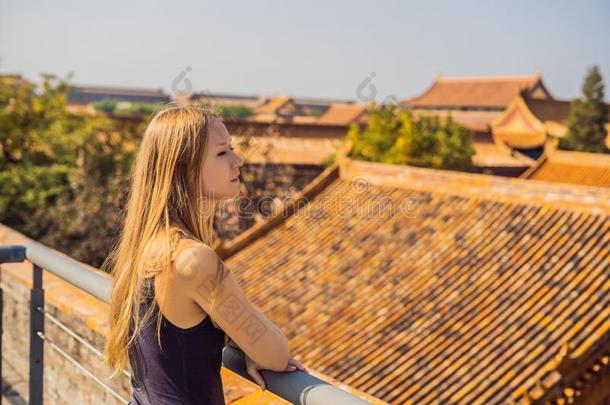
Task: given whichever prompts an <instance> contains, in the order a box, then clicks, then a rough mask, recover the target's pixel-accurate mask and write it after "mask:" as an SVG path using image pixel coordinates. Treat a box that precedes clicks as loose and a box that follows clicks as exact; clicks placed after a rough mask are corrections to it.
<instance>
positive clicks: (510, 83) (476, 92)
mask: <svg viewBox="0 0 610 405" xmlns="http://www.w3.org/2000/svg"><path fill="white" fill-rule="evenodd" d="M524 90H525V91H527V92H528V93H529V94H531V95H532V96H534V97H536V98H545V99H551V98H552V97H551V95H550V94H549V92H548V91H547V90H546V88H545V87H544V85H543V84H542V80H541V77H540V75H539V74H534V75H529V76H492V77H485V76H481V77H438V78H437V79H436V80H435V81H434V83H432V86H430V88H428V90H426V91H425V92H424V94H422V95H420V96H418V97H414V98H411V99H407V100H403V101H402V104H403V105H404V106H406V107H410V108H434V109H439V108H441V109H442V108H449V109H459V108H468V109H477V108H483V109H492V110H493V109H495V110H502V109H504V108H505V107H506V106H508V105H509V104H510V103H511V101H513V99H514V98H515V97H516V96H517V95H518V94H519V93H520V92H521V91H524Z"/></svg>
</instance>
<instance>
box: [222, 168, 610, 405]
mask: <svg viewBox="0 0 610 405" xmlns="http://www.w3.org/2000/svg"><path fill="white" fill-rule="evenodd" d="M333 173H337V171H336V170H335V171H332V170H327V171H325V172H324V175H326V176H330V175H331V174H332V175H333V176H336V174H333ZM317 182H318V184H325V186H324V187H322V188H321V189H320V190H318V194H315V193H313V194H309V195H310V198H309V199H308V201H309V203H308V204H305V205H304V206H303V207H302V209H300V210H298V211H296V212H295V213H294V215H292V216H289V217H287V218H286V217H285V213H279V214H278V218H279V217H280V216H284V219H278V220H276V219H271V220H270V221H274V224H273V226H272V227H271V228H269V229H265V230H264V232H261V234H262V235H264V236H261V237H259V238H252V240H251V241H249V243H248V244H245V246H243V247H241V250H239V251H237V252H236V253H233V255H232V256H230V257H228V258H227V263H228V265H229V267H230V268H232V269H233V270H234V272H235V274H236V277H237V278H238V279H239V280H240V283H241V284H242V285H243V287H244V290H245V292H246V295H248V296H249V297H250V298H251V299H252V300H253V302H254V303H255V304H256V305H257V306H259V307H260V308H261V309H262V310H263V311H264V312H265V313H266V314H267V315H268V316H269V317H270V318H271V319H273V320H274V322H276V323H277V324H278V325H279V326H280V327H281V328H282V330H283V331H284V332H285V333H286V335H287V337H288V338H289V342H290V347H291V349H292V350H293V353H295V355H296V356H297V357H298V358H299V360H301V361H302V362H303V363H304V364H306V365H308V366H310V367H312V368H315V369H316V370H319V371H320V372H323V373H324V374H326V375H329V376H331V377H333V378H335V379H337V380H339V381H342V382H343V383H344V384H347V385H349V386H351V387H354V388H356V389H359V390H361V391H364V392H366V393H367V394H370V395H373V396H375V397H377V398H380V399H383V400H385V401H387V402H390V403H409V402H413V403H422V404H425V403H457V402H459V403H499V402H506V401H508V400H509V399H510V398H511V397H512V396H513V395H519V392H520V391H519V390H522V389H523V387H529V386H531V385H532V384H534V383H535V380H536V378H538V377H540V376H544V375H546V374H547V373H548V372H549V370H552V369H553V367H554V363H553V361H552V360H553V358H554V356H555V355H556V354H557V352H558V350H559V348H560V347H561V345H562V344H564V343H565V342H570V343H572V344H574V345H575V347H576V351H578V350H586V348H587V346H588V345H591V344H593V343H595V342H596V340H597V339H598V337H599V336H602V334H603V332H604V331H606V330H608V329H610V323H608V321H607V320H608V318H609V317H610V294H609V292H610V281H608V280H610V254H609V251H608V245H609V243H610V190H605V189H600V188H589V187H582V186H573V185H569V186H568V185H561V184H552V183H543V182H531V181H528V180H524V179H508V178H500V177H495V176H486V175H476V174H465V173H455V172H446V171H437V170H431V169H422V168H412V167H404V166H394V165H385V164H379V163H367V162H356V161H349V160H345V161H344V162H342V163H341V170H340V172H339V177H329V180H322V179H318V180H317ZM303 202H306V201H303ZM264 227H265V224H262V225H261V228H264ZM265 232H267V233H266V234H265ZM255 234H256V229H254V230H252V231H251V232H250V236H251V235H255ZM226 251H230V249H227V250H226ZM598 343H599V342H598Z"/></svg>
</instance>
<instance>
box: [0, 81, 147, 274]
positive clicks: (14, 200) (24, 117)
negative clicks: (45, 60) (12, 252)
mask: <svg viewBox="0 0 610 405" xmlns="http://www.w3.org/2000/svg"><path fill="white" fill-rule="evenodd" d="M42 79H43V80H42V83H41V84H34V83H31V82H28V81H26V80H23V79H21V78H20V77H19V76H2V77H0V222H2V223H4V224H6V225H8V226H10V227H13V228H15V229H17V230H19V231H21V232H24V233H26V234H27V235H28V236H30V237H32V238H34V239H37V240H40V241H41V242H43V243H48V244H49V245H50V246H52V247H55V248H62V247H63V245H64V244H65V243H68V242H70V243H71V246H70V250H69V251H70V254H71V256H73V257H75V258H77V259H81V260H86V259H89V258H90V257H91V254H90V253H91V252H97V256H99V257H103V256H104V255H105V254H107V250H109V249H110V247H111V244H110V243H108V240H107V239H108V235H111V233H109V232H108V230H109V227H108V223H112V222H115V223H116V221H118V213H119V212H120V207H119V206H118V205H117V204H118V203H119V202H120V201H121V198H120V190H121V189H120V187H119V185H120V184H121V182H122V181H123V180H124V179H125V178H126V177H127V173H128V170H129V168H130V166H131V161H132V159H133V155H134V154H135V151H136V148H137V145H138V143H139V140H138V137H137V135H136V134H139V133H141V132H140V131H141V130H142V129H143V128H141V127H138V126H133V127H125V126H123V127H121V128H118V127H117V123H116V122H114V121H112V120H110V119H108V118H104V117H97V116H86V115H82V116H81V115H74V114H71V113H69V112H68V110H67V109H66V99H67V91H68V83H67V81H66V80H61V79H58V78H56V77H55V76H52V75H43V78H42ZM104 225H105V226H104ZM51 230H53V232H51ZM110 237H112V236H110ZM81 245H86V246H88V248H87V249H86V251H85V250H81V249H80V246H81ZM90 264H93V265H99V264H100V263H99V262H94V263H91V262H90Z"/></svg>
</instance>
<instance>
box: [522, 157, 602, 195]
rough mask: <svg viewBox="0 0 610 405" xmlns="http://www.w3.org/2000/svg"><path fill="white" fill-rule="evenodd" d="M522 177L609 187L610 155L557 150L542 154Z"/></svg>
mask: <svg viewBox="0 0 610 405" xmlns="http://www.w3.org/2000/svg"><path fill="white" fill-rule="evenodd" d="M522 177H524V178H527V179H532V180H542V181H550V182H558V183H571V184H581V185H585V186H593V187H609V188H610V155H609V154H603V153H586V152H567V151H558V150H557V151H554V152H552V153H549V154H547V155H545V156H543V157H542V158H541V159H540V161H539V163H537V164H536V165H535V166H533V167H532V168H531V169H530V170H528V171H526V172H525V173H523V175H522Z"/></svg>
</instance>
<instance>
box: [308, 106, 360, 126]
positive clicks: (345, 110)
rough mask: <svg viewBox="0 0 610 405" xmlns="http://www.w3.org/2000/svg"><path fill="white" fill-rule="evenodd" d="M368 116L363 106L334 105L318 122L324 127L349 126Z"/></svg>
mask: <svg viewBox="0 0 610 405" xmlns="http://www.w3.org/2000/svg"><path fill="white" fill-rule="evenodd" d="M365 115H366V106H365V105H363V104H349V103H340V104H339V103H334V104H331V105H330V108H329V109H328V110H326V112H325V113H324V114H322V116H320V117H319V118H318V120H317V123H318V124H324V125H348V124H351V123H353V122H359V121H361V120H362V118H363V117H364V116H365Z"/></svg>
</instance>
